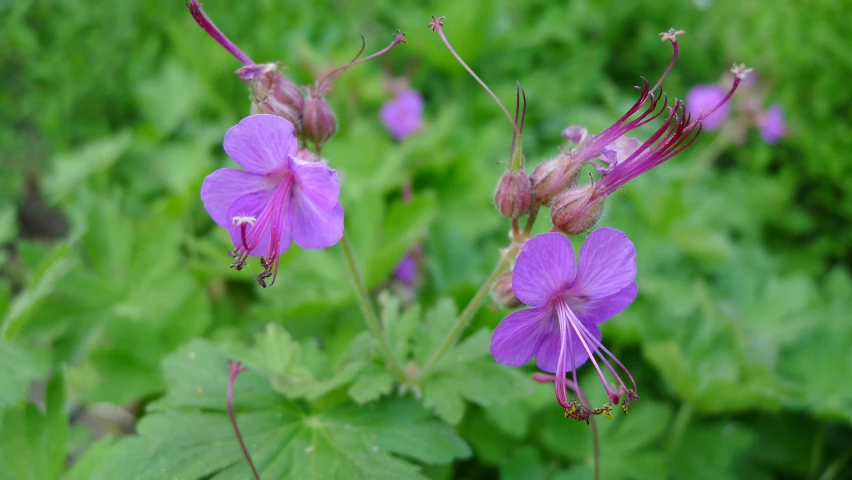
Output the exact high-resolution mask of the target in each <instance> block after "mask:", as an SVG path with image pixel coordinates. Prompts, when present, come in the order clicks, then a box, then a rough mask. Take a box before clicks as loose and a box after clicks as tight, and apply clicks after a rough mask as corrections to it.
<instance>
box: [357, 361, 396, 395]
mask: <svg viewBox="0 0 852 480" xmlns="http://www.w3.org/2000/svg"><path fill="white" fill-rule="evenodd" d="M391 388H393V376H392V375H391V374H390V372H388V371H387V369H386V368H384V367H380V366H378V365H370V366H369V367H367V368H365V369H364V370H361V371H360V372H359V374H358V378H357V379H356V380H355V382H354V383H353V384H352V386H351V387H349V396H350V397H352V399H353V400H355V403H357V404H359V405H363V404H365V403H368V402H373V401H376V400H378V399H379V398H381V397H382V396H384V395H387V394H388V393H390V391H391Z"/></svg>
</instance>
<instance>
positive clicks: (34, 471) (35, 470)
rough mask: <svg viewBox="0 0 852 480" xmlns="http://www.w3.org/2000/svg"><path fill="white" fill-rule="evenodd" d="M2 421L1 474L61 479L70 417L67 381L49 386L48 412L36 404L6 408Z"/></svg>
mask: <svg viewBox="0 0 852 480" xmlns="http://www.w3.org/2000/svg"><path fill="white" fill-rule="evenodd" d="M2 415H3V417H2V421H0V473H3V474H5V475H8V476H9V478H13V479H16V480H27V479H33V480H41V479H45V478H58V477H59V473H60V472H61V471H62V469H63V467H64V466H65V453H66V452H65V442H66V439H67V436H68V418H67V417H66V414H65V380H64V378H63V376H62V375H61V374H57V375H56V376H54V377H53V379H52V380H51V381H50V383H48V385H47V397H46V401H45V411H44V412H42V411H41V410H39V408H38V407H36V406H35V405H33V404H26V405H21V406H16V407H11V408H7V409H6V410H5V411H3V412H2Z"/></svg>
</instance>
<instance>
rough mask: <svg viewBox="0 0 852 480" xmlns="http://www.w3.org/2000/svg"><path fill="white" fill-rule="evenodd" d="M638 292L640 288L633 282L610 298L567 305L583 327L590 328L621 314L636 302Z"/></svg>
mask: <svg viewBox="0 0 852 480" xmlns="http://www.w3.org/2000/svg"><path fill="white" fill-rule="evenodd" d="M638 291H639V287H638V286H637V285H636V283H635V282H633V283H631V284H630V285H628V286H626V287H624V288H623V289H621V290H620V291H618V292H616V293H613V294H612V295H610V296H608V297H603V298H596V299H593V300H588V301H586V302H582V303H580V304H576V305H572V302H570V301H568V302H566V303H568V306H569V307H571V310H572V311H573V312H574V314H575V315H577V318H578V319H580V321H581V322H582V323H583V325H585V326H586V328H589V327H590V326H592V325H600V324H601V323H603V322H605V321H607V320H609V319H610V318H612V317H614V316H616V315H618V314H619V313H621V312H622V311H623V310H624V309H625V308H627V307H628V306H630V304H631V303H633V301H634V300H636V294H637V292H638Z"/></svg>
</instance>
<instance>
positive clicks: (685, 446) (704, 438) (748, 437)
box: [670, 422, 754, 480]
mask: <svg viewBox="0 0 852 480" xmlns="http://www.w3.org/2000/svg"><path fill="white" fill-rule="evenodd" d="M753 439H754V436H753V435H752V434H751V433H750V432H749V431H748V430H747V429H745V428H743V426H742V425H739V424H737V423H734V422H725V423H721V422H716V423H710V424H706V425H704V424H694V425H690V426H689V427H688V428H687V430H686V432H684V434H683V437H682V438H681V439H680V441H679V442H678V443H677V445H676V447H677V448H676V449H675V450H674V451H673V452H671V453H672V456H671V458H670V462H671V471H672V472H671V473H672V476H673V477H674V478H682V479H695V480H717V479H718V480H728V479H730V480H736V479H738V478H742V476H741V475H739V474H738V473H739V472H738V471H737V468H736V467H737V463H736V462H737V460H738V459H740V458H741V457H742V455H743V454H744V453H745V451H746V450H747V449H748V448H749V446H751V444H752V441H753ZM709 445H713V448H706V447H707V446H709Z"/></svg>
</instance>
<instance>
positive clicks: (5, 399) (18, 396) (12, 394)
mask: <svg viewBox="0 0 852 480" xmlns="http://www.w3.org/2000/svg"><path fill="white" fill-rule="evenodd" d="M47 369H48V364H47V362H45V361H44V358H42V355H40V354H39V353H37V352H34V351H32V350H31V349H26V348H24V347H22V346H20V345H17V344H14V343H8V342H0V372H3V375H0V411H2V409H3V408H4V407H8V406H11V405H14V404H16V403H18V402H20V401H22V400H24V399H25V398H26V397H27V393H28V392H29V388H30V383H32V381H33V380H35V379H37V378H41V377H43V376H44V375H45V373H46V372H47Z"/></svg>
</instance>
